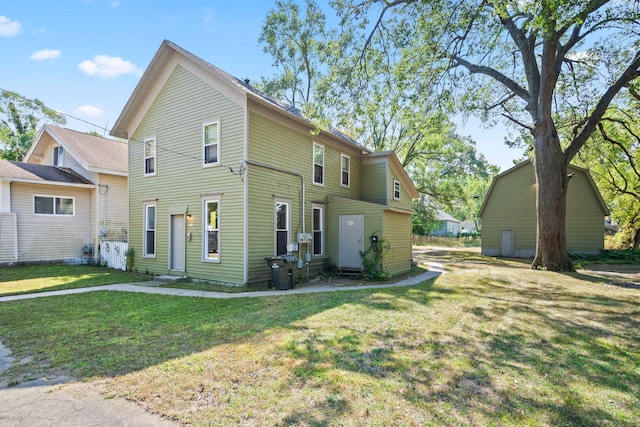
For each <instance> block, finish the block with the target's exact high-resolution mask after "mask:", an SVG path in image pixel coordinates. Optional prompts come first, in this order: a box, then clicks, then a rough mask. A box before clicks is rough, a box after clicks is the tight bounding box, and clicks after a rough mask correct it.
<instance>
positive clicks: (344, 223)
mask: <svg viewBox="0 0 640 427" xmlns="http://www.w3.org/2000/svg"><path fill="white" fill-rule="evenodd" d="M363 250H364V215H340V248H339V256H338V267H339V268H344V269H355V270H362V257H361V256H360V252H362V251H363Z"/></svg>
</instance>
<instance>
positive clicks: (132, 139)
mask: <svg viewBox="0 0 640 427" xmlns="http://www.w3.org/2000/svg"><path fill="white" fill-rule="evenodd" d="M0 92H4V93H8V94H11V95H12V96H15V97H16V98H20V99H22V100H23V101H27V102H31V103H35V102H36V100H35V99H29V98H26V97H24V96H22V95H20V94H19V93H17V92H13V91H10V90H6V89H2V88H0ZM38 103H40V104H41V105H42V106H43V108H46V109H48V110H52V111H55V112H56V113H58V114H61V115H63V116H65V117H68V118H70V119H73V120H78V121H81V122H83V123H85V124H87V125H89V126H93V127H94V128H97V129H100V130H102V131H105V132H110V129H107V128H105V127H104V126H100V125H97V124H95V123H91V122H90V121H88V120H85V119H81V118H79V117H75V116H73V115H71V114H69V113H64V112H62V111H58V110H56V109H55V108H50V107H47V106H46V105H45V104H44V103H42V101H39V100H38ZM167 129H172V128H171V127H168V128H164V129H163V130H167ZM109 140H110V141H113V142H117V143H120V144H128V145H131V143H132V142H133V143H139V144H144V140H139V139H136V138H130V139H129V141H128V142H127V141H121V140H119V139H110V138H109ZM155 147H156V148H158V149H160V150H163V151H166V152H169V153H172V154H175V155H177V156H181V157H184V158H187V159H191V160H198V161H200V160H201V158H200V157H196V156H192V155H190V154H186V153H182V152H180V151H176V150H173V149H171V148H166V147H164V146H163V145H159V144H158V141H157V139H156V143H155ZM220 166H222V167H226V168H229V169H230V170H231V173H234V174H235V172H233V169H232V168H231V167H229V166H226V165H224V164H222V163H220Z"/></svg>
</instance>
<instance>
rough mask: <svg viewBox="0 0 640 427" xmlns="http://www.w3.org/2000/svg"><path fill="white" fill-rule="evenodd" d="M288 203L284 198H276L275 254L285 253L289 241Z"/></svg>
mask: <svg viewBox="0 0 640 427" xmlns="http://www.w3.org/2000/svg"><path fill="white" fill-rule="evenodd" d="M290 206H291V205H290V203H289V202H288V201H284V200H276V205H275V229H276V233H275V243H276V244H275V252H276V255H286V254H287V243H289V224H290V222H289V215H290V212H289V209H290Z"/></svg>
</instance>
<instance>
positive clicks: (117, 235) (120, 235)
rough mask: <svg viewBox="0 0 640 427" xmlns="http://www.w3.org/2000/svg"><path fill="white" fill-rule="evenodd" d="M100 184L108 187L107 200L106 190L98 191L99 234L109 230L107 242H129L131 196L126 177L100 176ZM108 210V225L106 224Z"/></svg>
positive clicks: (97, 215) (97, 214)
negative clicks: (105, 229)
mask: <svg viewBox="0 0 640 427" xmlns="http://www.w3.org/2000/svg"><path fill="white" fill-rule="evenodd" d="M98 184H101V185H106V186H107V190H106V191H107V193H106V200H105V194H101V192H104V189H103V190H101V191H97V192H96V193H98V194H97V199H98V203H97V205H98V206H97V209H96V212H95V214H96V217H97V221H96V223H97V229H98V230H97V232H98V233H99V232H100V230H101V229H102V227H106V228H107V236H106V237H105V239H106V240H123V241H126V240H127V234H128V232H129V196H128V193H127V192H128V185H127V177H126V176H117V175H108V174H99V180H98ZM105 210H106V224H105Z"/></svg>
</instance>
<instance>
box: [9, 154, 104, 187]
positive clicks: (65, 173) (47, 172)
mask: <svg viewBox="0 0 640 427" xmlns="http://www.w3.org/2000/svg"><path fill="white" fill-rule="evenodd" d="M0 179H10V180H14V181H30V182H38V181H41V182H42V183H43V184H44V183H62V184H88V185H93V183H92V182H91V181H89V180H87V179H85V178H83V177H82V176H80V175H78V174H77V173H75V172H74V171H72V170H71V169H69V168H59V167H56V166H46V165H35V164H31V163H22V162H15V161H12V160H0Z"/></svg>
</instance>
